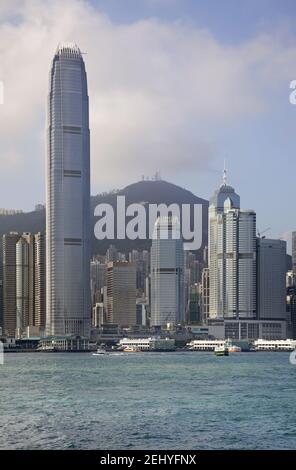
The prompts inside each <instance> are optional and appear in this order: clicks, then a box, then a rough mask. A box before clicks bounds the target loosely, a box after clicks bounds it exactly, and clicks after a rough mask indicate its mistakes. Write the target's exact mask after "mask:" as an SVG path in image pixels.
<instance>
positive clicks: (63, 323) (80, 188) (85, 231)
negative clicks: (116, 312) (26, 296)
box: [46, 44, 91, 337]
mask: <svg viewBox="0 0 296 470" xmlns="http://www.w3.org/2000/svg"><path fill="white" fill-rule="evenodd" d="M89 153H90V148H89V110H88V92H87V77H86V71H85V65H84V60H83V58H82V54H81V52H80V50H79V48H78V47H77V46H76V45H75V44H62V45H60V46H59V47H58V49H57V51H56V53H55V55H54V58H53V62H52V66H51V70H50V76H49V96H48V118H47V202H46V282H47V287H46V333H47V335H55V336H59V335H64V334H72V335H79V336H86V337H87V336H89V330H90V315H91V310H90V234H91V230H90V155H89Z"/></svg>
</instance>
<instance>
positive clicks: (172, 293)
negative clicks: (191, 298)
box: [151, 217, 185, 327]
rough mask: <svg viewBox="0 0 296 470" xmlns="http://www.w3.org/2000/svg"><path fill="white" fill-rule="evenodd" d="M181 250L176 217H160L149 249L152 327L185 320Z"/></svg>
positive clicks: (181, 245) (182, 254)
mask: <svg viewBox="0 0 296 470" xmlns="http://www.w3.org/2000/svg"><path fill="white" fill-rule="evenodd" d="M184 302H185V291H184V248H183V241H182V238H181V237H180V222H179V220H178V218H177V217H159V218H158V219H157V221H156V223H155V227H154V233H153V239H152V248H151V326H154V327H163V326H165V325H167V324H168V323H170V324H173V325H176V324H179V323H182V322H183V321H184V315H185V305H184Z"/></svg>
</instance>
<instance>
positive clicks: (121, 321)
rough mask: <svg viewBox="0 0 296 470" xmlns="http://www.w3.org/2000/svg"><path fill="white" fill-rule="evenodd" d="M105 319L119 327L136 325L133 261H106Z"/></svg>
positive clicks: (134, 268)
mask: <svg viewBox="0 0 296 470" xmlns="http://www.w3.org/2000/svg"><path fill="white" fill-rule="evenodd" d="M107 320H108V323H116V324H117V325H119V326H121V327H129V326H133V325H136V266H135V264H133V263H128V262H120V261H117V262H110V263H108V268H107Z"/></svg>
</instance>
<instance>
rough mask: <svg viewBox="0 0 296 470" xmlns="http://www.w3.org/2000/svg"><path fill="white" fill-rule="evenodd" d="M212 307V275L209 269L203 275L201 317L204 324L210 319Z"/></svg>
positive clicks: (205, 269)
mask: <svg viewBox="0 0 296 470" xmlns="http://www.w3.org/2000/svg"><path fill="white" fill-rule="evenodd" d="M209 307H210V273H209V268H204V269H203V270H202V275H201V317H202V322H203V323H204V324H206V323H207V321H208V318H209Z"/></svg>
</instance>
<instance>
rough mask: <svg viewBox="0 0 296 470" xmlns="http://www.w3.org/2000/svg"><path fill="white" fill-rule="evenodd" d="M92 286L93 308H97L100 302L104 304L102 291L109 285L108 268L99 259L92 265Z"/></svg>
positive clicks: (93, 261)
mask: <svg viewBox="0 0 296 470" xmlns="http://www.w3.org/2000/svg"><path fill="white" fill-rule="evenodd" d="M90 284H91V299H92V307H95V305H96V304H97V303H98V302H102V300H103V299H102V297H103V293H102V290H103V288H104V286H106V285H107V266H106V264H105V263H100V261H99V260H97V259H93V260H92V261H91V263H90Z"/></svg>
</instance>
